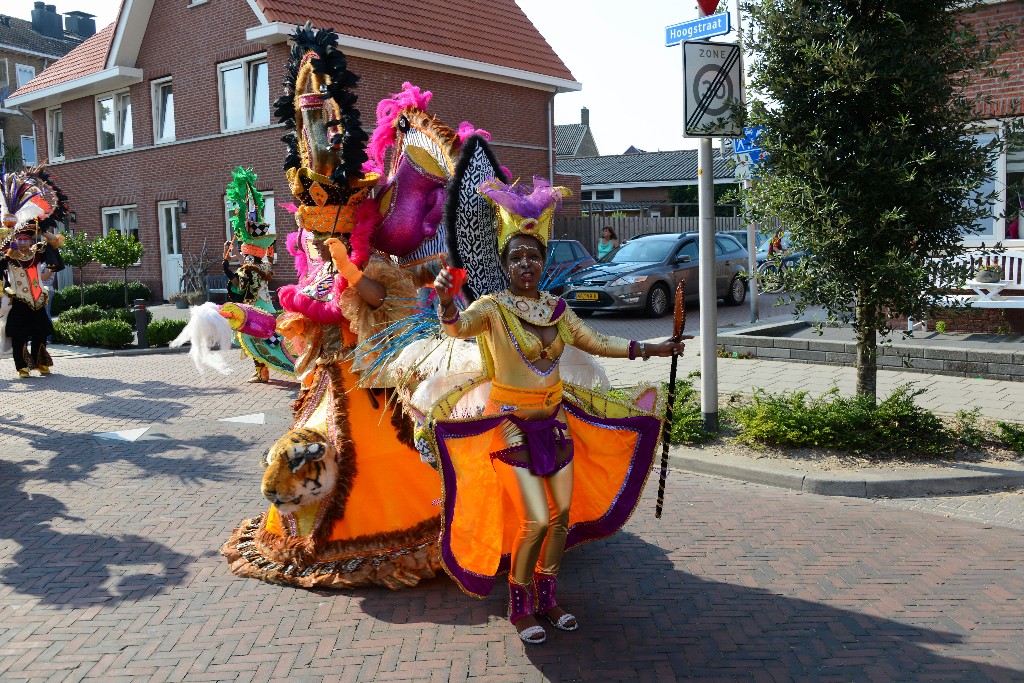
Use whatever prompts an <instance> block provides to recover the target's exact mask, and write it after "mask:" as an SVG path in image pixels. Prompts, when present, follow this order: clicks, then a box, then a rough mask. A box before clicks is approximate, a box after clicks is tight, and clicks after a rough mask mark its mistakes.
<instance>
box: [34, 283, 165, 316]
mask: <svg viewBox="0 0 1024 683" xmlns="http://www.w3.org/2000/svg"><path fill="white" fill-rule="evenodd" d="M152 294H153V293H152V292H151V291H150V289H149V287H147V286H146V285H145V284H143V283H141V282H129V283H128V299H129V300H130V301H135V299H144V300H146V301H149V300H150V297H152ZM80 301H81V288H80V287H79V286H78V285H70V286H68V287H65V288H63V289H61V290H60V291H58V292H56V293H55V294H54V297H53V303H52V304H51V306H50V310H51V312H52V313H53V315H60V314H61V313H63V312H64V311H67V310H69V309H71V308H75V307H76V306H78V305H79V303H80ZM85 303H86V304H96V305H97V306H99V307H100V308H105V309H110V308H124V283H123V282H95V283H93V284H91V285H86V286H85Z"/></svg>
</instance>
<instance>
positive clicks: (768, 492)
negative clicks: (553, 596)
mask: <svg viewBox="0 0 1024 683" xmlns="http://www.w3.org/2000/svg"><path fill="white" fill-rule="evenodd" d="M653 362H654V361H652V363H653ZM234 364H235V366H236V367H237V368H238V370H239V371H238V372H237V373H236V374H235V375H233V376H231V377H229V378H227V379H221V378H216V379H214V378H212V377H210V378H209V379H208V380H207V381H205V382H203V381H199V380H198V379H197V378H196V376H195V374H194V370H193V369H192V367H191V365H190V364H189V363H188V361H187V359H186V357H184V356H174V355H161V356H136V357H128V358H92V359H70V358H68V359H62V361H60V362H59V363H58V365H57V366H56V370H57V371H58V372H59V373H62V374H61V375H58V376H54V377H51V378H48V379H46V380H44V379H33V380H31V381H30V382H25V383H21V382H13V381H9V380H7V379H0V390H2V391H3V392H4V393H3V395H4V399H5V400H4V403H3V406H2V408H0V424H2V426H3V427H4V429H2V430H0V472H2V479H0V480H2V481H3V482H4V483H5V484H6V485H7V486H6V488H7V490H8V491H9V496H8V500H7V504H6V505H5V506H4V507H3V508H2V509H0V530H2V532H0V615H2V619H0V680H3V681H5V682H6V681H78V680H103V681H267V680H289V681H321V680H323V681H357V680H359V681H364V680H381V681H384V680H389V681H464V680H472V681H540V680H552V681H574V680H597V681H615V680H643V681H656V680H674V679H677V678H684V677H693V678H698V679H703V680H751V681H785V680H815V681H819V680H820V681H849V680H879V681H895V680H951V681H975V680H979V681H980V680H1005V681H1014V680H1017V681H1019V680H1024V634H1022V624H1024V603H1022V602H1021V601H1020V600H1019V599H1018V596H1019V595H1020V594H1021V593H1022V592H1024V569H1022V567H1021V564H1020V557H1021V554H1022V551H1024V532H1022V531H1021V530H1018V529H1012V528H1006V527H1003V526H997V525H995V524H989V523H979V522H975V521H970V520H966V519H960V518H958V517H957V516H955V515H954V516H953V517H951V518H948V519H943V518H942V517H939V516H936V515H934V514H929V513H926V512H922V511H921V510H918V509H902V508H897V507H891V506H888V505H882V504H878V503H877V502H873V501H865V500H855V499H847V498H822V497H816V496H813V495H808V494H800V493H795V492H792V491H787V490H781V489H771V488H766V487H760V486H755V485H744V484H741V483H736V482H730V481H724V480H716V479H711V478H703V477H695V476H689V475H685V474H682V473H673V474H672V476H671V478H670V485H669V489H668V496H667V508H666V514H665V516H664V518H663V519H662V520H661V521H660V522H659V521H656V520H655V519H654V517H653V493H654V482H653V481H652V482H651V486H650V487H649V488H648V492H647V494H646V495H645V498H644V500H643V501H642V503H641V506H640V508H639V509H638V511H637V514H636V515H635V517H634V519H633V520H632V521H631V522H630V523H629V525H628V526H627V528H626V530H625V532H624V533H621V534H619V535H617V536H615V537H614V538H612V539H609V540H605V541H598V542H595V543H592V544H589V545H588V546H586V547H584V548H582V549H579V550H578V551H576V552H574V553H572V554H571V555H570V556H569V557H568V559H567V561H566V565H565V569H564V574H563V576H564V582H563V586H564V589H563V598H564V602H565V603H566V604H567V605H568V606H570V607H571V608H572V609H573V610H574V612H575V613H576V614H577V615H578V616H579V617H580V621H581V623H582V624H583V628H582V629H581V631H580V632H578V633H574V634H563V633H554V634H552V635H551V640H550V642H549V643H548V644H546V645H544V646H541V647H538V648H530V649H529V650H525V649H524V646H523V645H521V644H520V643H519V642H518V640H517V639H516V638H515V636H514V635H513V633H512V630H511V628H510V627H509V626H508V625H507V623H505V622H504V620H503V617H502V614H503V611H504V604H503V600H502V598H501V596H499V595H497V594H496V595H493V596H491V597H490V598H488V599H486V600H474V599H471V598H468V597H466V596H464V595H462V594H461V593H460V592H459V591H458V590H457V589H456V588H455V586H454V585H453V584H452V583H451V582H450V581H448V580H447V579H443V578H439V579H437V580H434V581H430V582H427V583H426V584H425V585H422V586H421V587H419V588H417V589H414V590H410V591H403V592H398V593H392V592H389V591H385V590H377V589H366V590H359V591H339V592H328V591H305V590H295V589H290V588H281V587H277V586H270V585H266V584H262V583H260V582H257V581H254V580H249V579H239V578H236V577H234V576H232V575H231V574H229V573H228V572H227V568H226V565H225V563H224V562H223V559H222V558H221V557H220V556H219V555H218V554H217V549H218V547H219V545H220V544H221V543H222V542H223V540H224V539H225V538H226V537H227V535H228V534H229V533H230V530H231V529H232V527H233V526H234V525H235V524H237V523H238V522H239V521H240V520H241V519H242V518H244V517H247V516H251V515H253V514H254V513H256V512H258V511H259V510H261V509H263V503H262V501H261V498H260V495H259V491H258V484H259V476H260V473H259V469H258V466H257V464H256V463H257V460H258V457H259V453H260V452H261V451H262V449H263V448H264V447H265V445H266V444H267V443H268V442H269V441H270V440H272V439H273V438H275V436H276V435H278V434H279V433H280V431H281V430H282V428H283V424H282V423H281V421H280V420H281V419H282V416H283V415H285V414H286V411H287V404H288V402H289V401H290V400H291V398H292V387H291V386H289V385H287V384H285V383H279V384H272V385H265V386H256V387H250V386H247V385H244V384H243V381H244V378H245V377H246V376H247V375H248V373H247V372H246V371H245V370H246V366H245V363H244V362H243V361H241V360H235V361H234ZM648 365H650V364H648ZM26 387H32V388H34V389H38V391H34V392H31V393H30V392H27V391H26V390H25V389H26ZM253 412H267V413H269V414H270V416H271V419H272V420H275V419H276V420H277V421H276V422H271V424H266V425H238V424H231V423H224V422H218V421H217V419H218V418H223V417H229V416H233V415H239V414H246V413H253ZM140 426H149V427H150V430H149V431H148V432H147V434H146V436H145V437H144V438H143V439H142V440H140V441H139V442H137V443H134V444H114V443H109V442H101V441H98V440H96V439H94V438H92V437H91V436H90V434H92V433H93V432H97V431H111V430H114V429H123V428H125V427H140Z"/></svg>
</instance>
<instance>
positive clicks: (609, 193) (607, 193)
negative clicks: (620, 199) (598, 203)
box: [594, 190, 615, 201]
mask: <svg viewBox="0 0 1024 683" xmlns="http://www.w3.org/2000/svg"><path fill="white" fill-rule="evenodd" d="M594 199H601V200H605V201H615V190H595V191H594Z"/></svg>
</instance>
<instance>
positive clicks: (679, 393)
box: [664, 372, 715, 444]
mask: <svg viewBox="0 0 1024 683" xmlns="http://www.w3.org/2000/svg"><path fill="white" fill-rule="evenodd" d="M699 377H700V373H699V372H691V373H690V374H689V375H687V376H686V379H682V380H680V379H677V380H676V398H675V401H673V402H672V426H671V428H670V430H669V434H668V440H669V443H672V444H684V443H703V442H705V441H710V440H711V439H713V438H714V437H715V433H714V432H709V431H707V430H706V429H704V415H703V413H702V411H701V409H700V392H699V391H698V390H697V389H695V388H694V386H693V380H694V379H696V378H699ZM664 388H665V395H666V398H667V396H668V385H667V384H665V385H664Z"/></svg>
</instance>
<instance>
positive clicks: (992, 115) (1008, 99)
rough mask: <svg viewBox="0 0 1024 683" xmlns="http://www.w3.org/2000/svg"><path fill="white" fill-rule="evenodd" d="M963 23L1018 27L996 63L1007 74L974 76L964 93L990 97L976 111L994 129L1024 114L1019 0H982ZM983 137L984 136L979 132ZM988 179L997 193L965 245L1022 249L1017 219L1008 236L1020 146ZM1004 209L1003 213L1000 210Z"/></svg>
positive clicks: (1018, 207)
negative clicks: (986, 218)
mask: <svg viewBox="0 0 1024 683" xmlns="http://www.w3.org/2000/svg"><path fill="white" fill-rule="evenodd" d="M964 18H965V20H966V22H967V23H968V24H969V25H971V26H973V27H975V28H976V29H978V30H982V31H983V30H984V28H985V27H986V26H996V25H999V24H1001V23H1004V22H1008V23H1013V24H1016V25H1017V26H1018V32H1016V33H1014V35H1013V36H1012V37H1011V38H1010V41H1011V44H1010V45H1009V46H1008V47H1009V49H1008V50H1007V52H1006V53H1005V54H1003V55H1002V56H1001V57H1000V58H999V60H998V62H996V66H997V67H998V68H999V69H1001V70H1003V71H1005V72H1006V73H1007V74H1008V77H1007V78H1005V79H1003V78H992V77H986V76H979V77H978V78H977V80H976V81H975V83H974V84H973V90H972V91H970V92H969V93H968V94H969V95H972V96H973V95H976V94H979V93H983V94H985V95H986V96H987V97H988V98H990V101H989V102H987V103H984V104H982V105H981V107H980V110H979V112H978V116H979V119H980V122H981V123H982V124H983V125H984V126H985V129H986V135H995V134H998V133H999V132H1000V129H1001V128H1002V126H1003V124H1004V122H1006V121H1007V120H1009V119H1012V118H1018V117H1021V116H1024V104H1022V103H1024V41H1022V40H1021V38H1020V33H1019V27H1020V26H1024V0H986V2H985V4H984V5H983V6H981V7H979V8H978V9H977V10H975V11H974V12H972V13H969V14H965V16H964ZM980 137H982V139H985V136H980ZM992 172H993V174H992V176H993V177H992V179H991V182H990V184H989V185H988V187H987V188H986V191H987V192H991V191H992V190H993V189H995V190H997V191H999V192H1000V194H1001V197H1000V200H999V202H998V203H997V204H996V206H995V207H994V211H993V214H994V215H993V217H992V219H991V220H990V221H986V223H985V224H984V225H983V229H984V231H983V233H982V235H980V236H977V237H971V238H970V239H968V240H967V241H966V242H967V244H969V245H972V246H974V245H976V244H980V243H981V242H985V243H987V244H989V245H991V244H992V243H993V242H998V241H1002V243H1003V246H1006V247H1011V248H1024V227H1021V226H1020V222H1018V224H1017V236H1016V237H1013V226H1012V223H1013V219H1014V216H1015V215H1017V216H1019V215H1020V214H1021V213H1022V205H1024V148H1020V147H1015V148H1014V147H1011V148H1009V149H1007V150H1006V151H1005V152H1004V154H1003V155H1002V157H1001V158H1000V159H998V160H997V162H996V164H995V167H994V168H993V169H992ZM1004 213H1005V214H1007V215H1006V216H1005V217H1003V214H1004Z"/></svg>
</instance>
